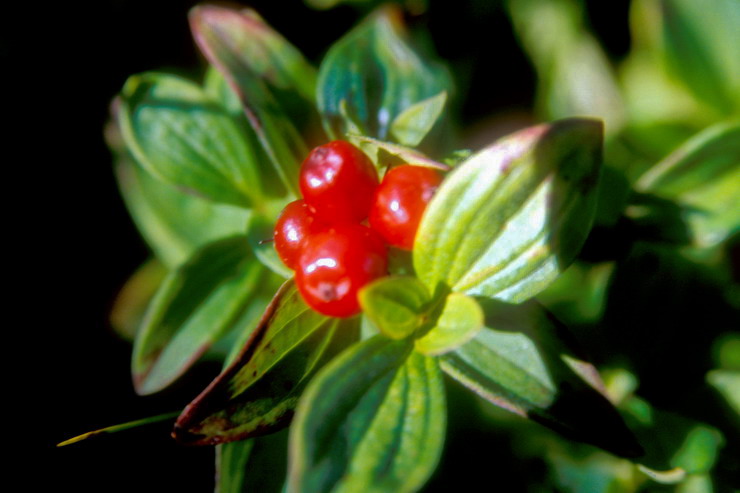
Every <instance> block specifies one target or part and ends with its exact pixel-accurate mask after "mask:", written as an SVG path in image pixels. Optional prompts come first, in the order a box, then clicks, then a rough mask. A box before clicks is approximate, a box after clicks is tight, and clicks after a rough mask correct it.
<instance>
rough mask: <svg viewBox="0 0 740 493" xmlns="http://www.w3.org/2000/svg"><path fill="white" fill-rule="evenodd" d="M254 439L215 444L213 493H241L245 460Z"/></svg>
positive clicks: (245, 468) (250, 451)
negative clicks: (214, 488) (214, 484)
mask: <svg viewBox="0 0 740 493" xmlns="http://www.w3.org/2000/svg"><path fill="white" fill-rule="evenodd" d="M252 448H254V440H241V441H238V442H231V443H223V444H221V445H217V446H216V490H215V493H242V491H244V480H245V476H246V474H247V461H248V460H249V456H250V455H251V453H252Z"/></svg>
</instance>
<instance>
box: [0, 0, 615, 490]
mask: <svg viewBox="0 0 740 493" xmlns="http://www.w3.org/2000/svg"><path fill="white" fill-rule="evenodd" d="M196 3H197V2H194V1H156V2H153V1H142V0H134V1H123V0H118V1H104V2H98V3H94V4H92V3H91V4H90V6H84V7H83V6H79V5H69V4H60V3H54V4H51V3H49V4H48V5H47V4H36V5H32V6H31V8H27V7H26V8H24V11H22V12H18V13H16V12H15V11H14V10H12V11H11V13H8V14H7V17H6V22H7V29H5V30H4V33H3V35H2V36H3V38H4V39H2V43H1V44H0V54H2V56H3V61H4V62H5V63H4V65H6V67H7V68H8V69H7V70H6V71H5V73H6V77H5V79H6V82H8V81H10V82H11V83H16V84H18V85H20V86H23V87H22V88H21V89H22V91H21V92H19V93H13V92H11V93H6V94H8V99H9V100H11V101H9V102H10V103H11V104H12V103H14V102H16V103H17V102H18V101H12V100H13V99H22V101H21V103H24V105H23V108H22V118H21V119H20V120H19V121H25V118H23V117H28V120H29V121H28V123H27V124H25V123H24V124H23V125H17V126H19V127H20V128H17V129H16V130H21V134H25V135H27V136H29V137H31V139H29V140H30V143H29V144H26V149H25V150H26V153H25V154H24V155H25V156H26V158H25V159H24V161H23V164H24V166H23V170H24V172H28V176H24V177H23V180H24V181H23V183H24V187H22V188H23V191H24V197H26V198H25V199H24V200H25V201H28V198H27V194H26V192H27V190H33V192H32V195H33V202H34V204H35V205H40V207H38V209H37V208H34V212H33V213H32V217H29V218H27V219H26V220H23V224H24V227H23V229H22V231H21V233H19V235H18V237H20V238H23V239H24V241H23V242H22V244H21V245H20V246H21V250H23V253H25V254H29V255H30V256H31V258H30V260H29V261H28V262H26V263H25V265H24V266H22V267H23V277H22V278H21V279H20V280H19V282H18V284H17V285H18V287H19V292H17V293H15V296H18V295H20V296H18V298H19V299H20V300H21V301H30V303H29V306H28V307H25V306H24V308H23V309H24V310H25V311H24V317H23V320H24V322H23V324H22V327H21V329H23V332H24V334H25V335H28V336H30V339H31V340H30V341H27V342H26V346H25V347H26V348H38V347H41V348H42V352H41V355H40V356H39V353H38V351H37V350H36V349H33V350H29V351H25V352H24V353H23V356H26V357H29V359H30V361H33V362H36V361H40V363H39V364H36V363H33V365H32V366H33V367H34V368H37V369H38V368H40V370H41V371H40V372H39V373H41V374H42V375H43V376H40V377H39V376H36V372H23V373H24V375H27V376H29V377H30V378H31V379H32V380H31V381H29V382H27V383H26V384H25V385H24V389H25V391H26V392H28V391H29V390H30V392H29V393H30V394H32V395H31V396H30V399H25V400H24V399H15V398H9V401H8V402H18V401H21V403H22V404H24V403H25V406H22V409H20V411H17V412H18V413H19V414H23V413H24V412H26V411H24V409H25V407H27V406H28V403H29V402H30V403H31V404H30V406H31V407H32V408H33V410H34V411H38V413H33V414H32V416H33V417H32V418H31V420H30V422H26V421H25V420H23V423H24V425H23V426H24V428H23V429H22V430H21V431H22V434H23V436H24V439H25V440H27V437H28V435H29V434H31V435H34V436H36V435H38V438H39V440H38V442H36V443H35V444H34V445H35V446H34V447H33V451H32V452H31V453H32V455H31V457H33V459H34V460H32V461H30V462H31V464H32V466H33V469H34V472H32V473H31V474H33V475H32V476H29V477H28V480H29V481H30V482H31V483H30V484H33V485H34V487H33V488H31V490H32V491H49V490H52V489H53V490H56V489H59V490H67V489H70V490H73V491H119V490H120V491H126V490H129V491H138V492H148V491H178V490H179V491H211V490H212V487H213V469H212V454H213V451H212V449H210V448H184V447H180V446H177V445H176V444H174V443H173V442H172V441H171V440H170V439H169V436H168V435H169V424H161V425H151V426H148V427H145V428H140V429H135V430H130V431H126V432H122V433H118V434H114V435H108V436H103V437H99V438H96V439H92V440H89V441H87V442H82V443H79V444H76V445H72V446H69V447H65V448H61V449H56V448H55V444H56V443H57V442H59V441H62V440H64V439H67V438H69V437H71V436H74V435H77V434H80V433H83V432H85V431H88V430H92V429H96V428H100V427H104V426H108V425H112V424H117V423H121V422H126V421H130V420H134V419H139V418H143V417H147V416H152V415H156V414H159V413H165V412H170V411H176V410H178V409H181V408H182V407H183V406H184V405H185V404H186V403H187V402H188V401H189V400H190V399H192V398H193V397H194V396H195V394H196V393H197V392H198V391H199V390H200V389H201V388H203V386H205V385H206V384H207V382H208V381H209V380H210V378H212V377H213V376H214V375H215V372H217V371H218V368H216V367H213V366H207V365H206V366H203V367H200V368H198V369H197V370H196V371H195V372H194V375H192V376H191V377H190V378H189V380H187V381H186V382H183V384H181V385H178V386H176V387H175V388H173V389H171V390H168V391H166V392H163V393H162V394H161V395H157V396H150V397H139V396H136V395H135V393H134V391H133V388H132V386H131V383H130V376H129V358H130V350H131V348H130V345H129V343H127V342H125V341H122V340H120V339H118V338H117V337H116V336H115V335H114V334H113V332H112V331H111V329H110V326H109V322H108V313H109V310H110V308H111V304H112V301H113V299H114V297H115V295H116V293H117V292H118V290H119V289H120V287H121V286H122V285H123V283H124V282H125V281H126V279H127V278H128V277H129V275H130V274H131V273H133V271H134V269H135V268H136V267H137V266H138V265H140V264H141V262H143V261H144V260H145V259H146V258H147V255H148V253H147V248H146V246H145V245H144V244H143V242H142V241H141V239H140V238H139V236H138V233H137V232H136V230H135V228H134V226H133V224H132V222H131V220H130V219H129V217H128V214H127V212H126V210H125V208H124V206H123V202H122V200H121V198H120V196H119V194H118V191H117V188H116V184H115V180H114V176H113V172H112V162H111V155H110V154H109V152H108V150H107V148H106V146H105V143H104V141H103V132H102V130H103V126H104V123H105V121H106V119H107V111H108V103H109V101H110V100H111V98H112V97H113V96H114V95H115V94H116V93H117V91H118V90H120V88H121V87H122V85H123V83H124V81H125V80H126V78H127V77H128V76H129V75H132V74H135V73H137V72H142V71H146V70H153V69H164V70H173V71H176V72H179V73H184V74H186V75H190V76H193V77H197V76H198V74H199V73H200V72H201V71H202V69H203V67H204V64H203V62H202V58H201V57H200V56H199V54H198V53H197V48H196V47H195V45H194V43H193V42H192V40H191V38H190V33H189V29H188V25H187V11H188V9H189V8H190V7H191V6H193V5H195V4H196ZM250 5H252V6H254V7H255V8H256V9H257V10H258V11H259V12H260V13H261V14H262V15H263V17H265V19H266V20H267V21H268V22H269V23H270V24H272V25H273V26H274V27H275V28H276V29H277V30H278V31H280V32H281V33H283V34H284V35H285V36H286V37H287V38H288V39H289V40H290V41H292V42H293V43H294V44H295V45H296V46H298V47H299V48H300V49H301V50H302V51H303V52H304V53H305V54H306V55H307V56H308V57H309V59H311V60H312V61H314V62H315V63H318V61H319V60H320V59H321V56H322V54H323V53H324V52H325V50H326V48H327V47H328V46H329V45H330V44H331V42H332V41H333V40H335V39H337V38H339V37H340V36H341V35H342V34H343V33H344V32H346V31H347V30H348V29H349V28H350V27H352V26H353V25H354V23H355V22H356V21H357V20H358V19H359V17H360V13H359V12H358V11H357V10H354V9H352V8H347V7H340V8H337V9H335V10H332V11H328V12H318V11H313V10H311V9H308V8H307V7H305V6H304V5H303V4H302V3H301V2H299V1H285V2H283V1H274V0H273V1H258V2H251V3H250ZM588 5H589V15H590V21H591V25H592V27H594V29H596V31H597V32H598V33H600V34H601V38H602V39H603V40H604V41H605V42H606V48H607V49H608V50H609V51H610V53H611V54H612V55H613V56H614V57H616V58H619V57H620V56H622V55H623V54H625V53H626V51H627V49H628V46H629V40H628V34H627V2H626V1H620V2H589V4H588ZM597 7H598V8H597ZM409 22H410V23H411V25H413V26H425V25H426V26H427V27H428V28H429V30H430V39H431V40H432V42H433V44H434V49H435V50H436V52H437V53H438V55H439V56H440V57H441V58H444V59H446V60H447V61H448V62H450V63H451V66H452V69H453V70H452V72H453V74H454V77H455V80H456V83H457V89H458V92H457V94H458V98H457V100H455V101H453V111H455V112H456V113H457V115H458V116H459V121H460V123H461V126H471V125H474V124H476V123H478V122H480V121H481V119H482V118H484V117H487V116H490V115H501V114H511V113H521V112H526V110H527V109H528V108H529V107H530V105H531V102H532V98H533V95H534V86H535V80H534V75H533V72H532V69H531V67H530V65H529V64H528V62H527V61H526V59H525V58H524V56H523V55H522V53H521V51H520V48H519V47H518V45H517V44H516V42H515V40H514V37H513V35H512V32H511V28H510V26H509V24H508V20H507V18H506V17H505V15H504V14H503V12H502V11H501V9H500V7H499V5H498V2H495V1H484V0H480V1H468V2H459V1H456V2H449V1H441V0H437V1H430V9H429V12H428V14H425V15H422V16H416V17H412V18H410V19H409ZM6 37H7V38H6ZM19 67H21V68H22V69H21V70H18V68H19ZM18 94H23V95H26V94H27V95H28V97H24V98H20V97H19V96H18ZM461 96H464V97H461ZM463 99H464V101H463ZM26 101H28V102H29V104H28V105H25V102H26ZM31 103H33V104H31ZM11 144H14V143H11ZM28 193H31V192H28ZM24 203H25V202H24ZM26 228H30V229H31V230H32V231H26ZM16 267H17V266H16ZM13 299H16V298H15V297H14V298H13ZM12 308H15V307H12ZM12 351H13V350H11V353H12ZM19 395H24V393H21V394H19ZM8 407H9V406H8ZM456 412H457V413H458V414H460V412H461V411H456ZM36 414H38V416H37V415H36ZM453 414H454V413H453ZM459 417H460V416H458V418H459ZM16 431H17V430H16ZM456 431H457V434H456V435H455V436H456V438H454V439H453V438H450V441H449V447H450V448H448V450H447V452H446V455H445V459H444V460H445V463H446V464H447V465H449V466H450V471H448V472H444V473H443V472H440V473H439V474H438V475H437V476H436V477H435V479H436V482H432V483H431V484H430V490H442V489H444V485H445V484H449V483H450V481H454V480H455V479H456V478H455V477H453V475H454V474H456V473H453V472H452V471H451V470H457V471H458V472H463V471H461V470H460V468H464V467H465V464H464V461H463V460H462V459H461V458H458V456H457V455H455V452H453V451H454V450H464V449H465V448H466V447H467V448H468V449H470V446H471V445H475V444H479V445H483V446H485V447H486V448H488V450H489V454H490V453H494V454H495V453H498V454H502V455H503V454H505V453H506V448H507V444H506V438H505V437H503V436H496V434H495V433H488V434H486V433H481V432H478V431H477V430H475V429H469V430H464V429H457V430H456ZM495 450H498V452H495ZM491 451H494V452H491ZM468 453H470V450H468ZM39 456H40V457H41V467H38V463H39V462H38V457H39ZM487 457H488V458H487V459H486V461H490V463H494V460H493V459H492V457H491V455H488V456H487ZM466 460H468V461H469V459H466ZM482 460H483V459H482V458H479V459H478V462H479V463H480V464H479V465H485V464H483V463H482ZM535 472H536V471H535ZM531 473H533V471H525V470H513V471H501V475H502V476H501V477H502V479H504V480H505V479H522V478H525V477H526V475H527V474H531ZM471 479H472V478H471ZM39 481H40V482H41V484H42V485H43V484H46V485H47V486H38V482H39ZM499 484H500V483H499ZM516 490H517V488H509V489H507V491H516Z"/></svg>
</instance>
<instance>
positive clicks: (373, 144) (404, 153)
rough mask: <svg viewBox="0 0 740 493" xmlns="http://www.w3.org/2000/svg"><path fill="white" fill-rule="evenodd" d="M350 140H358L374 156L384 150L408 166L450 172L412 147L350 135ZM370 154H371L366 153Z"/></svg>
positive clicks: (442, 164) (447, 168)
mask: <svg viewBox="0 0 740 493" xmlns="http://www.w3.org/2000/svg"><path fill="white" fill-rule="evenodd" d="M349 137H350V139H352V140H356V141H357V142H358V143H359V144H360V145H362V146H364V147H365V148H366V149H369V150H370V151H371V152H372V153H373V154H377V153H378V150H383V151H385V152H387V153H388V154H390V155H392V156H396V157H397V158H399V159H401V160H402V161H403V162H405V163H406V164H413V165H416V166H426V167H428V168H436V169H440V170H442V171H449V170H450V167H449V166H447V165H446V164H444V163H440V162H439V161H435V160H433V159H431V158H429V157H427V156H425V155H424V154H422V153H421V152H419V151H417V150H416V149H412V148H410V147H405V146H401V145H398V144H393V143H391V142H383V141H382V140H377V139H373V138H371V137H365V136H364V135H350V136H349ZM366 153H368V154H369V152H367V151H366Z"/></svg>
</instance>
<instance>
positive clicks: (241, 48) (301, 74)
mask: <svg viewBox="0 0 740 493" xmlns="http://www.w3.org/2000/svg"><path fill="white" fill-rule="evenodd" d="M190 17H191V23H192V26H193V32H194V34H195V36H201V37H203V38H204V39H202V40H197V41H198V43H199V45H200V44H201V43H205V44H208V43H209V42H210V40H213V41H217V42H218V45H212V46H211V47H212V48H213V49H216V48H218V49H220V50H224V51H227V52H228V53H219V54H216V55H217V56H222V57H231V56H233V57H234V59H230V58H229V60H230V61H233V62H235V63H240V64H243V65H244V66H245V67H244V68H245V69H247V70H250V71H251V72H252V73H253V74H254V76H256V77H259V78H261V79H263V80H265V81H266V82H268V83H269V84H270V85H271V86H273V87H276V88H278V89H281V90H284V91H288V90H290V91H297V92H298V93H299V94H300V95H301V96H302V97H304V98H305V99H307V100H309V101H313V98H314V95H315V93H316V69H315V68H314V67H313V66H312V65H311V64H310V63H309V62H308V61H307V60H306V59H305V58H304V57H303V55H302V54H301V52H300V51H298V49H297V48H296V47H295V46H293V45H292V44H290V43H289V42H288V40H286V39H285V38H284V37H283V36H282V35H281V34H280V33H278V32H277V31H275V30H274V29H273V28H272V27H271V26H269V25H268V24H267V23H266V22H265V20H264V19H262V17H261V16H260V15H259V14H258V13H257V12H256V11H255V10H253V9H249V8H246V9H241V10H234V9H230V8H227V7H221V6H217V5H199V6H197V7H195V8H194V9H193V10H192V11H191V13H190ZM211 30H213V31H212V32H211ZM211 36H214V37H211ZM230 68H236V67H230Z"/></svg>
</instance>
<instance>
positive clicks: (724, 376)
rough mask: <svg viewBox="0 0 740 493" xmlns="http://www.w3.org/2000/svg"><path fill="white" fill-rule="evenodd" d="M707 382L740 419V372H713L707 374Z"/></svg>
mask: <svg viewBox="0 0 740 493" xmlns="http://www.w3.org/2000/svg"><path fill="white" fill-rule="evenodd" d="M707 382H709V384H710V385H711V386H712V387H714V388H715V389H717V391H718V392H719V393H720V394H721V395H722V397H724V398H725V400H726V401H727V404H729V406H730V408H731V409H732V410H733V411H734V412H735V414H736V415H737V417H738V418H740V371H738V370H712V371H710V372H709V373H708V374H707Z"/></svg>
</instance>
